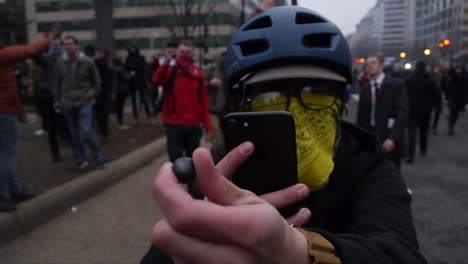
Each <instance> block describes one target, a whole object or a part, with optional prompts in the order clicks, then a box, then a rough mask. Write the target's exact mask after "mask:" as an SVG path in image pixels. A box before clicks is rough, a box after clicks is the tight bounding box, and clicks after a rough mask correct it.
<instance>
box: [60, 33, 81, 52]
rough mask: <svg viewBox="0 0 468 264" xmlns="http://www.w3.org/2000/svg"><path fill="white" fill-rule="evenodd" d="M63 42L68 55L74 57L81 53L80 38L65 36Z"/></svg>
mask: <svg viewBox="0 0 468 264" xmlns="http://www.w3.org/2000/svg"><path fill="white" fill-rule="evenodd" d="M63 43H64V44H63V45H64V48H65V51H66V52H67V54H68V56H70V57H74V56H77V55H78V54H79V46H78V39H77V38H76V37H75V36H72V35H68V36H65V38H64V41H63Z"/></svg>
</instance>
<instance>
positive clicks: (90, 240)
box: [0, 103, 468, 264]
mask: <svg viewBox="0 0 468 264" xmlns="http://www.w3.org/2000/svg"><path fill="white" fill-rule="evenodd" d="M349 110H350V114H349V116H348V117H346V119H350V120H353V119H354V114H355V103H351V105H350V106H349ZM446 114H447V111H445V112H444V113H443V114H442V116H441V122H440V125H439V134H438V135H437V136H433V135H431V137H430V142H429V150H428V155H427V156H426V157H421V156H420V155H417V156H416V159H415V163H414V164H413V165H407V164H406V163H405V162H404V163H403V168H402V173H403V175H404V178H405V179H406V181H407V184H408V187H409V188H411V190H412V191H413V216H414V220H415V224H416V228H417V231H418V238H419V241H420V246H421V250H422V252H423V254H424V255H425V256H426V258H427V259H428V262H429V263H450V264H453V263H466V261H467V258H468V252H467V250H466V249H467V248H468V238H467V236H466V234H468V225H467V223H468V212H467V210H466V208H468V192H467V191H466V190H467V189H468V177H467V176H468V173H467V172H468V162H467V161H468V153H467V150H466V147H467V143H466V142H468V113H464V114H462V115H461V117H460V120H459V123H458V126H457V129H456V134H455V136H452V137H450V136H448V135H447V128H446ZM165 160H167V157H165V156H162V157H159V158H158V159H157V160H155V161H154V162H153V163H151V164H150V165H148V166H147V167H145V168H142V169H141V170H138V171H136V172H135V173H133V174H132V175H130V176H129V177H128V178H126V179H124V180H123V181H121V182H119V183H118V184H116V185H114V186H113V187H111V188H109V189H107V190H105V191H104V192H102V193H100V194H99V195H96V196H95V197H91V198H90V199H89V200H87V201H85V202H83V203H81V204H77V205H76V207H73V208H70V209H69V210H68V211H67V212H64V213H63V214H62V215H61V216H59V217H57V218H55V219H53V220H51V221H50V222H48V223H47V224H45V225H43V226H41V227H39V228H37V229H36V230H34V231H33V232H31V233H29V234H26V235H24V236H22V237H19V238H18V239H16V240H13V241H11V242H10V243H8V244H7V245H5V246H3V247H2V248H0V263H136V262H138V261H139V260H140V258H141V256H142V255H143V254H144V253H145V252H146V250H147V249H148V247H149V231H150V228H151V226H152V225H153V224H154V223H155V221H156V220H157V219H159V218H160V217H161V213H160V210H159V208H158V207H157V205H156V204H155V203H154V202H153V199H152V197H151V183H152V180H153V177H154V176H155V175H156V173H157V170H158V168H159V167H160V166H161V164H162V163H163V162H164V161H165Z"/></svg>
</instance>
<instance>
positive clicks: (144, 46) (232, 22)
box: [26, 0, 261, 58]
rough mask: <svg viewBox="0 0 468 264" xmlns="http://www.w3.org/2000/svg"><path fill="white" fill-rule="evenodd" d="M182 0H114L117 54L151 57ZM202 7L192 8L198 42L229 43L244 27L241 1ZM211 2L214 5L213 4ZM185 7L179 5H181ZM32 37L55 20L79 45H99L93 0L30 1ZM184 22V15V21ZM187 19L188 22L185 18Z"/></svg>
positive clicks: (254, 2)
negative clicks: (138, 52)
mask: <svg viewBox="0 0 468 264" xmlns="http://www.w3.org/2000/svg"><path fill="white" fill-rule="evenodd" d="M182 2H183V0H172V1H170V0H162V1H152V0H113V28H114V39H115V48H116V50H117V54H118V55H125V52H126V50H127V49H128V48H129V47H132V46H136V47H138V48H140V50H141V53H142V54H143V55H145V56H146V57H148V58H149V57H151V56H153V55H155V54H156V53H157V52H160V49H162V48H163V47H164V46H165V44H166V43H167V42H168V41H171V40H173V39H174V38H175V37H174V33H173V30H174V28H171V26H170V25H172V26H173V27H180V26H181V25H177V24H176V25H174V24H173V23H174V15H175V13H174V9H173V6H171V4H170V3H176V4H180V3H182ZM195 2H205V5H204V6H202V7H201V8H198V7H194V8H193V9H192V16H190V17H191V18H190V19H191V20H192V21H195V22H194V23H196V24H195V26H189V27H188V29H187V30H189V31H190V34H191V35H190V37H191V38H192V39H193V40H194V43H195V44H196V46H200V45H201V44H203V46H206V47H208V48H210V49H214V48H216V47H220V46H225V45H226V44H227V42H228V41H229V39H230V37H231V34H232V32H233V31H235V30H236V29H237V28H238V26H239V17H240V14H241V8H242V5H241V1H238V0H217V1H212V0H206V1H195ZM210 2H213V3H215V4H214V6H211V5H210ZM260 2H261V0H246V1H245V2H244V5H243V7H244V11H245V13H246V14H247V15H248V14H250V13H251V12H253V11H254V10H255V8H257V7H258V6H259V5H260ZM177 7H178V8H179V9H180V6H179V5H178V6H177ZM26 16H27V20H28V21H30V23H29V24H28V38H29V39H30V40H32V39H36V38H38V37H39V36H40V35H41V34H42V32H45V31H47V30H49V29H50V28H51V27H52V26H53V25H54V24H56V23H58V24H60V25H62V27H63V29H64V34H73V35H75V36H76V37H77V38H78V39H79V40H80V46H81V47H84V46H86V45H95V41H96V31H95V29H96V24H95V23H96V22H95V21H96V19H95V13H94V9H93V0H26ZM181 20H184V19H180V20H179V21H181ZM181 23H183V22H181Z"/></svg>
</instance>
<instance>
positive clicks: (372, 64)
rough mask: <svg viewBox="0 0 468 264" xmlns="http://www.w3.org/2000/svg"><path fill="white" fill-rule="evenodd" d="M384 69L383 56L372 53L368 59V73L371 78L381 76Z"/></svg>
mask: <svg viewBox="0 0 468 264" xmlns="http://www.w3.org/2000/svg"><path fill="white" fill-rule="evenodd" d="M383 71H384V63H383V59H382V57H380V56H376V55H372V56H369V57H368V58H367V59H366V73H367V75H368V76H369V77H370V78H371V79H375V78H377V77H379V75H380V74H382V73H383Z"/></svg>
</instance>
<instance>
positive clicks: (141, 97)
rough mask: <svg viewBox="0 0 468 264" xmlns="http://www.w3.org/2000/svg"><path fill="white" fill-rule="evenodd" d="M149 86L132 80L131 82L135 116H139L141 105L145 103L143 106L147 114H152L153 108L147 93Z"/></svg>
mask: <svg viewBox="0 0 468 264" xmlns="http://www.w3.org/2000/svg"><path fill="white" fill-rule="evenodd" d="M146 90H147V88H146V87H145V86H144V84H138V83H137V82H132V83H131V84H130V93H131V96H132V111H133V117H135V118H138V112H139V106H140V104H143V107H144V108H145V111H146V116H148V117H150V116H151V110H150V108H149V103H148V98H147V97H148V95H147V93H146Z"/></svg>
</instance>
